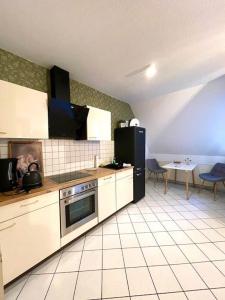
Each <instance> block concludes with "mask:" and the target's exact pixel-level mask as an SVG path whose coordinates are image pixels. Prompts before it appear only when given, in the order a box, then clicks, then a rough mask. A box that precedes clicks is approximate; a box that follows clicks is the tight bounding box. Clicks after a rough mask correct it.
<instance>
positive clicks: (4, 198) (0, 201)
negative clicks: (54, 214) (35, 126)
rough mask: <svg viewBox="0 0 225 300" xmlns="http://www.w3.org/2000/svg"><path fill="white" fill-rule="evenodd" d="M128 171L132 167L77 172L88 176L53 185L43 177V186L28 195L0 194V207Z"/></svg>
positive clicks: (53, 183)
mask: <svg viewBox="0 0 225 300" xmlns="http://www.w3.org/2000/svg"><path fill="white" fill-rule="evenodd" d="M128 169H133V167H126V168H123V169H120V170H113V169H107V168H97V169H96V170H94V169H93V168H92V169H84V170H79V172H84V173H88V174H89V175H90V176H87V177H85V178H80V179H75V180H72V181H68V182H65V183H55V182H53V181H52V180H51V179H50V178H49V177H44V179H43V186H42V187H40V188H36V189H33V190H31V191H30V192H29V193H26V192H22V193H20V194H15V193H14V191H12V192H7V193H0V207H1V206H5V205H8V204H12V203H15V202H18V201H22V200H25V199H30V198H32V197H35V196H40V195H43V194H46V193H49V192H54V191H57V190H60V189H63V188H67V187H70V186H72V185H76V184H79V183H84V182H87V181H90V180H95V179H98V178H101V177H104V176H109V175H112V174H115V173H117V172H123V171H126V170H128Z"/></svg>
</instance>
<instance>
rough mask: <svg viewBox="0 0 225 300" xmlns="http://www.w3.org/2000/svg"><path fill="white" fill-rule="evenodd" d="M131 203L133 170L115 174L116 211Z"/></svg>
mask: <svg viewBox="0 0 225 300" xmlns="http://www.w3.org/2000/svg"><path fill="white" fill-rule="evenodd" d="M131 201H133V169H129V170H126V171H122V172H119V173H116V204H117V207H116V209H117V210H118V209H120V208H122V207H124V206H125V205H127V204H128V203H130V202H131Z"/></svg>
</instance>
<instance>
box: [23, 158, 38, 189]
mask: <svg viewBox="0 0 225 300" xmlns="http://www.w3.org/2000/svg"><path fill="white" fill-rule="evenodd" d="M33 165H35V166H36V170H34V171H32V170H31V166H33ZM22 185H23V189H24V190H25V191H26V192H29V191H30V190H31V189H35V188H37V187H40V186H42V178H41V174H40V171H39V164H38V163H36V162H32V163H31V164H30V165H29V166H28V172H27V173H25V174H24V175H23V180H22Z"/></svg>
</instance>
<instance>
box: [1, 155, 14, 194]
mask: <svg viewBox="0 0 225 300" xmlns="http://www.w3.org/2000/svg"><path fill="white" fill-rule="evenodd" d="M17 161H18V159H17V158H2V159H0V192H7V191H11V190H12V189H13V188H14V187H16V186H17V182H18V176H17V169H16V166H17Z"/></svg>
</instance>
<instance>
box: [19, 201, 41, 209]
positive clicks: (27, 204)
mask: <svg viewBox="0 0 225 300" xmlns="http://www.w3.org/2000/svg"><path fill="white" fill-rule="evenodd" d="M38 202H39V201H38V200H36V201H34V202H31V203H26V204H21V205H20V207H25V206H29V205H32V204H36V203H38Z"/></svg>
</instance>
